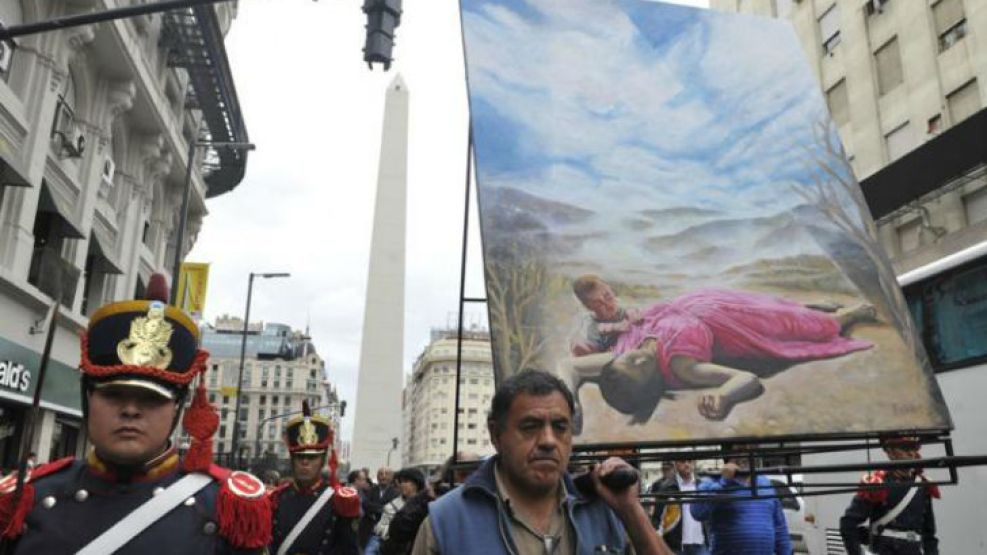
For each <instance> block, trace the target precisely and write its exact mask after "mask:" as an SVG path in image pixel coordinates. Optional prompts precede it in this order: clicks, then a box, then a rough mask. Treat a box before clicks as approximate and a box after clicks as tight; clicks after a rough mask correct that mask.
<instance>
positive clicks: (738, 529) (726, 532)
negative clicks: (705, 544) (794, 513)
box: [689, 456, 792, 555]
mask: <svg viewBox="0 0 987 555" xmlns="http://www.w3.org/2000/svg"><path fill="white" fill-rule="evenodd" d="M724 460H725V463H724V465H723V467H722V468H721V470H720V477H719V478H714V479H707V480H703V481H702V482H701V483H700V484H699V489H698V491H699V492H701V493H705V494H710V495H714V494H715V495H723V496H729V497H731V498H732V499H730V500H727V501H697V502H694V503H691V504H690V505H689V510H690V511H691V513H692V517H693V518H695V519H696V520H698V521H701V522H705V523H706V524H707V529H708V531H709V550H710V552H711V553H712V554H713V555H733V554H736V553H743V554H744V555H791V553H792V540H791V538H790V537H789V535H788V523H787V522H786V521H785V514H784V511H783V510H782V507H781V501H780V500H779V499H778V498H777V497H757V498H756V497H754V491H753V488H752V487H751V476H750V465H749V463H748V460H747V459H746V458H744V457H734V456H728V457H727V458H725V459H724ZM756 485H757V490H758V495H759V496H770V495H773V494H774V488H773V487H772V486H771V481H770V480H769V479H768V478H767V477H765V476H758V477H757V482H756Z"/></svg>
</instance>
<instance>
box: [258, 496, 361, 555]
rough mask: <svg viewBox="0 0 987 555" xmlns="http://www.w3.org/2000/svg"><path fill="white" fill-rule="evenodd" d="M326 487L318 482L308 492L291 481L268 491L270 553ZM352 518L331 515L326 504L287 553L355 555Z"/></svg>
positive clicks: (273, 554) (330, 507)
mask: <svg viewBox="0 0 987 555" xmlns="http://www.w3.org/2000/svg"><path fill="white" fill-rule="evenodd" d="M328 487H329V485H328V484H326V483H325V482H320V483H318V484H316V486H315V487H314V488H312V489H310V490H308V489H300V488H298V487H297V486H296V485H295V483H294V482H291V483H289V484H287V485H284V486H281V487H280V488H278V489H276V490H274V492H272V496H273V497H274V501H275V503H276V508H275V510H274V530H273V541H272V542H271V547H270V550H269V551H270V553H271V555H275V554H276V553H277V552H278V549H279V548H280V547H281V542H283V541H284V540H285V538H286V537H287V536H288V534H289V533H290V532H291V530H292V528H294V527H295V523H296V522H298V521H299V520H301V518H302V516H303V515H304V514H305V513H306V511H308V508H309V507H311V506H312V503H315V500H316V499H318V497H319V496H320V495H322V492H324V491H325V490H326V488H328ZM354 522H355V519H351V518H343V517H340V516H338V515H336V514H334V512H333V503H332V502H331V501H330V502H329V503H326V505H325V506H324V507H323V508H322V509H321V510H320V511H319V513H318V514H317V515H316V516H315V518H313V519H312V521H311V522H310V523H309V524H308V526H306V527H305V530H303V531H302V533H301V534H299V536H298V539H296V540H295V541H294V542H293V543H292V544H291V548H290V549H289V550H288V553H290V554H293V555H358V553H359V550H358V548H357V544H356V530H355V528H354V526H355V524H354Z"/></svg>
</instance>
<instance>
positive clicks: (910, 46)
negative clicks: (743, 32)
mask: <svg viewBox="0 0 987 555" xmlns="http://www.w3.org/2000/svg"><path fill="white" fill-rule="evenodd" d="M711 7H713V8H714V9H720V10H725V11H732V12H741V13H750V14H756V15H763V16H773V17H783V18H788V19H789V20H791V22H792V24H793V25H794V28H795V32H796V34H797V35H798V36H799V39H800V40H801V42H802V47H803V49H804V51H805V53H806V56H807V58H808V60H809V63H810V66H811V67H812V69H813V71H814V72H815V74H816V77H817V78H818V80H819V84H820V87H821V89H822V91H823V94H824V96H825V97H826V102H827V104H828V105H829V109H830V113H831V114H832V117H833V121H834V123H835V124H836V126H837V128H838V130H839V134H840V138H841V139H842V141H843V146H844V148H845V150H846V153H847V156H848V158H849V160H850V164H851V166H852V167H853V169H854V173H855V174H856V176H857V179H858V180H860V181H861V182H864V181H866V180H867V179H868V178H869V177H871V176H873V175H875V174H876V173H878V172H879V171H880V170H882V169H883V168H885V167H886V166H888V165H889V164H891V163H892V162H895V161H897V160H899V159H901V158H903V157H904V156H906V155H907V154H909V153H911V152H912V151H914V150H915V149H916V148H917V147H919V146H920V145H923V144H925V143H927V142H929V141H932V140H934V139H936V138H937V137H939V136H940V135H942V134H943V133H945V132H946V131H947V130H949V129H951V128H954V127H956V126H958V125H960V124H961V123H963V122H964V121H965V120H967V119H968V118H970V116H973V115H974V114H976V113H978V112H979V111H980V110H981V109H982V108H983V105H984V104H983V100H984V99H985V98H987V89H985V87H987V3H984V2H980V1H977V0H921V1H909V0H869V1H861V0H712V1H711ZM970 169H972V168H963V169H962V170H963V174H957V175H956V176H955V177H957V178H962V179H959V180H956V181H954V182H952V183H946V182H944V183H941V184H939V185H940V186H939V187H937V190H936V191H935V193H934V194H929V195H924V196H923V198H919V199H909V202H908V203H904V204H902V205H900V206H895V207H893V208H892V209H891V210H889V211H886V212H885V213H881V214H878V213H875V219H877V223H878V230H879V234H880V238H881V243H882V245H883V246H884V248H885V251H886V252H887V253H888V255H889V256H890V257H891V259H892V262H894V264H895V268H896V270H898V271H899V272H905V271H908V270H911V269H913V268H916V267H918V266H921V265H923V264H926V263H928V262H930V261H931V260H935V259H938V258H941V257H942V256H944V255H946V254H949V253H950V252H955V251H958V250H960V249H963V248H966V247H969V246H971V245H974V244H976V243H979V242H980V241H982V240H983V239H984V238H987V179H985V176H984V173H985V172H983V171H980V172H979V173H975V174H973V175H972V176H970V175H964V174H968V173H969V172H968V170H970ZM971 177H972V178H971ZM864 191H865V194H867V195H868V197H869V198H868V201H870V196H871V191H868V190H867V188H866V187H865V188H864ZM929 192H930V193H932V191H929ZM916 201H917V202H916ZM871 208H872V210H873V209H874V205H873V203H871Z"/></svg>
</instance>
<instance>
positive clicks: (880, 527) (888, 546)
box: [840, 436, 939, 555]
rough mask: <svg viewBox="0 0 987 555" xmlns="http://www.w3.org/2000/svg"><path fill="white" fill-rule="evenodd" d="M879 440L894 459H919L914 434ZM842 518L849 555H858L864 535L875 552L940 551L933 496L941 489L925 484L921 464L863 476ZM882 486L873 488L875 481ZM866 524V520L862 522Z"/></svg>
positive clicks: (929, 554) (931, 554)
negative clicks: (863, 485) (916, 467)
mask: <svg viewBox="0 0 987 555" xmlns="http://www.w3.org/2000/svg"><path fill="white" fill-rule="evenodd" d="M881 445H882V447H883V448H884V451H885V453H887V455H888V458H889V459H891V460H892V461H901V460H917V459H919V458H920V456H919V449H920V447H921V441H920V440H919V438H916V437H900V436H895V437H890V436H889V437H885V438H882V440H881ZM861 483H862V484H867V485H868V486H871V487H868V488H861V490H860V491H858V492H857V495H856V496H854V498H853V501H852V502H851V503H850V506H849V507H848V508H847V510H846V513H844V514H843V518H841V519H840V535H842V536H843V545H844V546H845V547H846V552H847V553H848V554H849V555H861V554H862V553H863V549H862V547H861V544H862V543H864V541H863V540H865V539H866V540H869V545H870V550H871V551H872V552H873V553H875V554H877V555H939V540H938V539H936V521H935V517H934V516H933V514H932V499H933V498H935V499H938V498H939V488H938V487H936V486H935V485H932V484H928V483H927V481H926V479H925V477H924V476H922V471H921V469H911V468H898V469H894V470H890V471H885V470H879V471H877V472H874V473H873V474H870V475H868V476H865V477H864V479H863V480H862V481H861ZM882 484H883V485H884V486H886V487H880V488H873V486H875V485H882ZM865 523H866V525H865Z"/></svg>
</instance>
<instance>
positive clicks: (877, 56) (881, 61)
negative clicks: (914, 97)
mask: <svg viewBox="0 0 987 555" xmlns="http://www.w3.org/2000/svg"><path fill="white" fill-rule="evenodd" d="M874 61H875V63H876V64H877V90H878V92H880V93H881V94H882V95H884V94H887V93H888V92H890V91H891V90H892V89H894V88H895V87H897V86H898V85H900V84H901V83H902V81H903V80H904V75H903V74H902V71H901V54H900V53H899V52H898V37H895V38H893V39H891V40H889V41H888V42H886V43H884V45H883V46H881V47H880V48H878V49H877V51H876V52H874Z"/></svg>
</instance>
